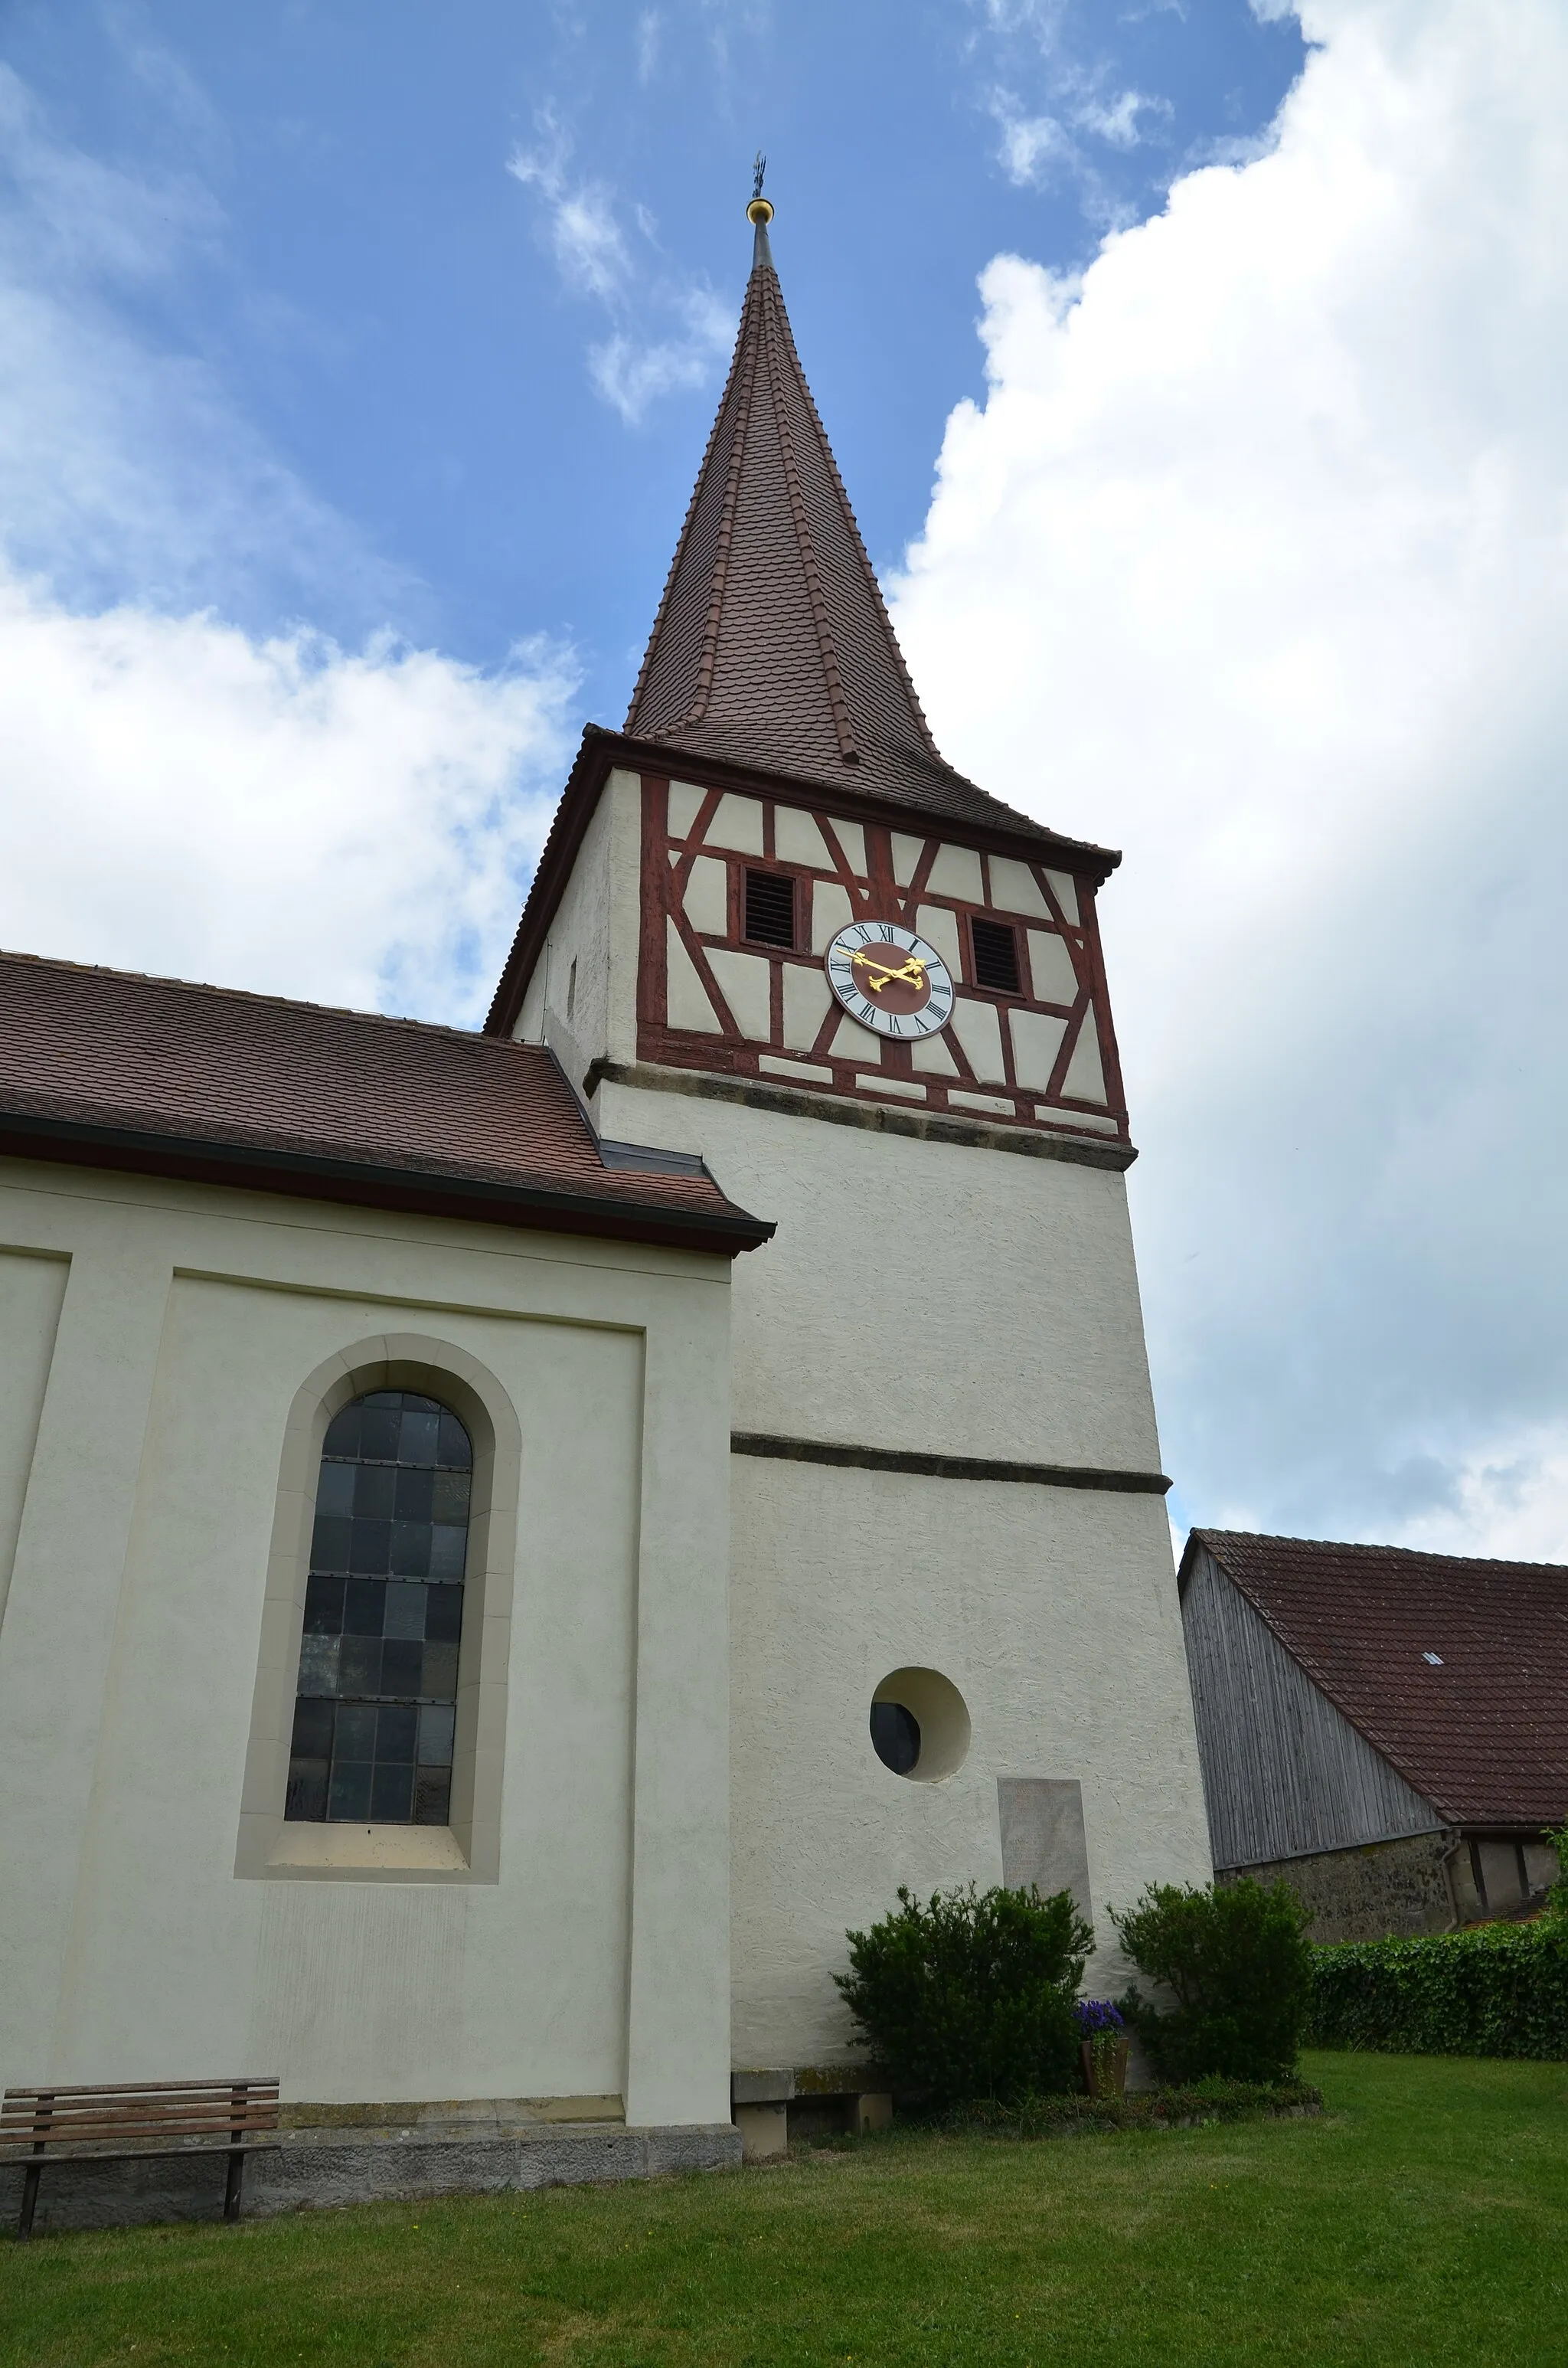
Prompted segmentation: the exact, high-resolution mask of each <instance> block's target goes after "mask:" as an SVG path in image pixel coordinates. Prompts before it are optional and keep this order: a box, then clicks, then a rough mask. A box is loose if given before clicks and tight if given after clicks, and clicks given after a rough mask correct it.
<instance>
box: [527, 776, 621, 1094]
mask: <svg viewBox="0 0 1568 2368" xmlns="http://www.w3.org/2000/svg"><path fill="white" fill-rule="evenodd" d="M641 867H642V782H641V780H640V779H639V778H638V776H637V775H636V774H633V773H627V772H623V771H620V770H619V769H618V770H616V771H614V772H612V773H611V774H610V776H609V779H608V780H607V781H606V783H605V785H604V788H603V790H602V791H600V793H599V799H598V803H597V805H596V806H595V808H594V812H593V815H592V817H591V819H590V821H589V823H588V826H587V829H586V831H585V833H584V837H583V844H582V846H581V848H579V849H578V853H577V860H576V862H575V863H574V866H573V869H572V876H571V878H570V880H569V881H568V882H567V883H566V887H565V889H564V891H563V893H562V898H561V902H560V904H559V905H557V906H556V909H555V915H554V917H553V919H552V920H551V925H550V934H549V937H548V938H547V939H546V941H545V948H544V951H543V953H542V955H541V956H540V960H539V962H536V964H535V965H534V970H533V974H532V976H531V977H530V978H529V980H528V988H527V992H526V993H525V995H524V997H523V1007H522V1011H521V1014H520V1016H519V1018H518V1020H517V1027H516V1029H515V1030H514V1031H513V1032H514V1034H515V1035H516V1036H517V1038H518V1039H519V1040H520V1041H521V1042H526V1043H529V1044H541V1043H549V1044H550V1045H551V1046H552V1047H553V1049H554V1051H555V1053H556V1054H557V1056H558V1057H559V1059H560V1061H561V1064H562V1067H563V1068H564V1069H565V1071H566V1073H567V1075H568V1076H570V1077H571V1079H572V1082H573V1084H574V1085H575V1086H580V1085H581V1083H582V1081H583V1075H584V1072H585V1070H586V1068H587V1066H588V1064H589V1063H590V1061H595V1060H599V1059H604V1058H608V1059H610V1060H612V1061H634V1060H635V1059H636V1057H637V947H638V939H639V935H640V926H641V924H640V913H639V905H640V898H641V886H640V881H641ZM574 963H575V965H576V982H575V990H574V989H573V965H574ZM568 1000H570V1001H571V1004H572V1010H571V1014H570V1016H568V1013H567V1008H566V1007H567V1003H568Z"/></svg>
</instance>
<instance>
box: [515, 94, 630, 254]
mask: <svg viewBox="0 0 1568 2368" xmlns="http://www.w3.org/2000/svg"><path fill="white" fill-rule="evenodd" d="M540 132H541V134H542V142H541V145H540V146H539V147H537V148H514V149H513V151H512V154H510V156H508V157H507V159H506V170H507V171H508V173H510V174H511V175H512V176H513V178H514V179H515V180H518V181H521V183H522V184H523V187H524V188H535V189H538V190H539V192H540V196H541V197H542V198H543V199H544V200H545V203H546V205H547V206H548V207H549V210H550V211H549V223H550V244H551V252H552V253H553V255H554V256H555V262H556V268H557V269H558V270H559V271H560V273H561V277H562V279H563V280H564V281H565V283H566V285H567V287H568V288H570V289H571V290H573V292H574V294H575V295H580V296H597V297H599V298H600V299H601V300H603V299H607V298H609V297H613V296H615V295H617V294H619V291H620V290H621V288H622V287H623V285H624V284H625V280H626V277H627V273H628V271H629V269H630V268H631V257H630V256H628V254H627V251H626V242H625V240H624V239H623V238H622V236H621V234H620V227H619V223H618V222H617V221H616V219H615V201H614V198H613V195H612V193H611V191H610V190H609V189H608V188H606V186H605V184H604V183H603V182H602V181H596V180H593V179H588V180H583V181H574V179H573V178H572V177H571V176H570V174H569V172H568V170H567V167H568V165H569V163H570V160H571V154H572V143H571V141H570V139H569V138H568V137H567V134H566V132H565V131H564V130H563V129H562V125H561V124H560V123H559V122H558V120H556V118H555V117H554V116H553V115H552V114H551V113H550V112H549V110H548V109H547V110H546V111H545V112H544V113H543V114H542V115H541V117H540Z"/></svg>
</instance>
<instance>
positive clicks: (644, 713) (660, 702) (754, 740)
mask: <svg viewBox="0 0 1568 2368" xmlns="http://www.w3.org/2000/svg"><path fill="white" fill-rule="evenodd" d="M626 730H627V732H628V733H630V734H633V735H635V736H636V737H637V738H639V739H642V740H652V741H656V742H659V743H661V744H663V745H664V746H667V747H669V748H671V749H674V750H684V751H686V752H687V754H688V755H689V756H693V757H709V758H711V759H717V760H720V761H722V762H724V763H727V764H733V765H740V766H750V767H756V768H760V769H761V770H763V771H766V772H774V773H783V774H787V775H789V776H790V777H792V778H793V779H795V780H803V781H810V782H819V783H822V784H823V785H824V786H825V787H826V788H829V789H831V790H834V791H837V792H839V793H840V794H845V793H847V794H849V795H851V796H853V795H855V794H856V793H858V794H860V795H862V796H865V797H869V798H874V799H878V800H881V801H885V802H887V803H892V804H895V805H902V806H907V807H912V808H914V809H915V811H917V812H918V813H920V814H929V815H935V816H940V817H943V818H945V819H947V820H949V821H954V822H960V823H966V822H967V823H970V824H972V825H978V826H982V827H986V828H990V829H1005V830H1009V831H1012V832H1014V833H1021V834H1023V835H1025V836H1028V837H1037V838H1039V839H1040V840H1041V841H1045V840H1050V839H1051V837H1052V836H1053V834H1051V832H1049V831H1047V830H1045V829H1043V828H1042V827H1041V825H1040V824H1039V823H1036V822H1034V821H1032V820H1031V819H1030V817H1029V816H1028V815H1027V814H1018V813H1017V812H1016V811H1015V810H1014V808H1013V807H1011V806H1007V805H1004V804H1003V803H1001V801H1000V800H999V799H997V798H993V797H989V796H987V794H986V792H985V791H983V790H980V789H977V788H976V787H975V785H974V783H973V782H972V781H969V780H965V779H964V777H963V775H962V774H961V773H958V772H955V771H954V770H953V768H952V767H951V766H950V765H949V764H946V763H945V762H944V761H943V758H942V757H941V754H940V752H939V750H938V749H937V744H936V742H935V741H934V740H933V739H932V737H931V733H930V729H929V727H928V725H927V724H926V718H925V716H924V715H923V714H922V712H921V710H920V702H919V700H917V699H916V697H915V690H914V687H913V685H912V684H911V682H910V679H909V676H908V673H907V671H906V669H905V667H904V663H903V657H902V655H900V652H899V647H898V643H897V642H896V641H895V639H894V638H893V630H892V624H891V622H890V621H889V619H888V613H887V609H885V607H884V606H883V604H882V596H881V591H880V589H879V588H878V585H877V579H876V576H875V575H874V573H873V572H872V568H871V563H870V561H869V558H868V557H867V555H866V546H865V544H864V543H863V542H862V541H861V540H860V530H859V528H858V526H857V525H856V523H855V516H854V512H853V511H852V510H851V509H850V507H849V498H848V495H846V492H845V490H844V484H843V481H842V479H841V478H840V476H839V473H838V468H837V464H836V462H835V460H834V457H833V453H832V450H831V449H830V448H829V445H828V440H827V436H826V433H825V431H824V427H823V424H822V421H821V419H820V418H819V417H818V416H817V409H816V405H815V404H814V403H813V402H812V394H811V389H810V388H809V387H808V386H807V384H806V381H805V374H804V372H803V371H802V370H801V363H800V358H799V356H798V355H797V353H796V351H795V341H794V338H793V336H791V335H790V322H789V317H788V315H787V314H786V313H785V310H784V299H783V297H782V295H781V294H780V292H779V287H778V273H777V272H776V270H775V269H774V266H773V257H772V254H771V252H770V250H769V246H768V240H767V227H766V224H764V223H760V222H759V223H758V225H757V230H756V258H755V261H754V263H753V266H752V274H751V279H750V282H749V284H748V286H747V289H746V295H745V304H744V309H743V311H742V313H741V325H740V334H739V336H738V337H737V339H736V341H735V353H734V359H733V363H732V364H731V368H730V375H729V379H728V381H727V383H726V385H725V388H724V393H723V396H722V400H721V402H720V404H719V416H718V417H717V419H716V420H715V421H714V423H713V432H712V435H711V436H710V438H709V440H708V450H707V451H706V452H705V453H704V454H703V458H702V466H701V469H700V470H699V473H698V479H697V489H696V491H695V492H694V494H693V495H692V497H691V507H690V508H689V509H688V510H687V517H686V523H685V525H684V527H683V528H682V529H681V537H680V541H679V544H678V545H677V547H676V555H675V562H674V564H673V565H672V567H671V569H670V574H669V580H668V582H667V583H666V585H665V593H664V598H663V599H662V601H661V602H660V604H659V613H658V616H657V618H656V619H655V620H654V624H653V637H652V639H651V640H650V642H649V644H648V654H647V656H646V657H645V658H644V660H643V662H642V673H641V675H640V676H639V677H638V680H637V688H636V689H635V691H634V692H633V693H632V699H631V710H630V712H629V713H628V715H627V719H626Z"/></svg>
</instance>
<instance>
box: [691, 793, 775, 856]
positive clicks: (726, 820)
mask: <svg viewBox="0 0 1568 2368" xmlns="http://www.w3.org/2000/svg"><path fill="white" fill-rule="evenodd" d="M702 843H703V845H704V846H705V847H731V848H734V850H735V853H736V854H737V855H760V854H761V853H762V807H761V805H760V804H759V803H758V802H757V800H756V798H742V797H737V796H736V795H735V793H734V791H733V790H726V791H725V792H724V795H723V796H722V798H721V799H720V801H719V804H718V808H717V811H716V812H715V814H714V816H713V819H712V821H711V822H710V824H709V825H708V827H707V829H706V830H705V831H704V832H703V834H702Z"/></svg>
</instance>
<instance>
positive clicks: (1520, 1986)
mask: <svg viewBox="0 0 1568 2368" xmlns="http://www.w3.org/2000/svg"><path fill="white" fill-rule="evenodd" d="M1310 2029H1311V2034H1312V2039H1313V2040H1314V2041H1315V2043H1316V2044H1318V2045H1319V2046H1320V2047H1369V2048H1381V2049H1383V2050H1386V2051H1387V2052H1388V2053H1389V2054H1391V2055H1534V2056H1546V2057H1552V2056H1562V2055H1568V1918H1560V1917H1557V1916H1542V1917H1539V1918H1536V1919H1535V1920H1534V1921H1533V1922H1531V1923H1528V1924H1476V1925H1472V1926H1471V1929H1470V1930H1468V1931H1464V1932H1435V1933H1432V1934H1430V1935H1429V1936H1428V1937H1426V1938H1425V1939H1421V1940H1413V1941H1336V1942H1334V1943H1333V1944H1331V1945H1329V1946H1327V1947H1324V1948H1321V1949H1314V1950H1313V1951H1312V2020H1311V2025H1310Z"/></svg>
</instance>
